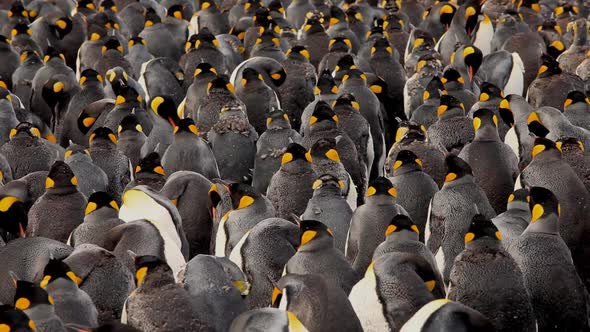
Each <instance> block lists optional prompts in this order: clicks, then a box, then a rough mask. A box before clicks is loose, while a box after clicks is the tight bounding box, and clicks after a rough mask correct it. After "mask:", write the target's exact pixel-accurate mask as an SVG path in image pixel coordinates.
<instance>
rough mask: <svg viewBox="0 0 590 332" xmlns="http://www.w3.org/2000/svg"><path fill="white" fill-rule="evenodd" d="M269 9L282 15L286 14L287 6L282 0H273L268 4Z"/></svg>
mask: <svg viewBox="0 0 590 332" xmlns="http://www.w3.org/2000/svg"><path fill="white" fill-rule="evenodd" d="M268 11H269V12H271V13H278V14H279V15H280V16H283V17H284V16H285V8H284V7H283V3H282V2H281V1H280V0H272V1H271V2H270V3H269V4H268Z"/></svg>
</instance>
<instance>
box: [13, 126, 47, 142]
mask: <svg viewBox="0 0 590 332" xmlns="http://www.w3.org/2000/svg"><path fill="white" fill-rule="evenodd" d="M9 136H10V139H14V138H19V137H23V138H24V137H27V138H32V139H35V140H37V139H39V138H40V137H41V131H40V130H39V128H37V127H35V126H34V125H33V124H32V123H29V122H21V123H19V124H18V125H17V126H16V128H13V129H11V130H10V134H9Z"/></svg>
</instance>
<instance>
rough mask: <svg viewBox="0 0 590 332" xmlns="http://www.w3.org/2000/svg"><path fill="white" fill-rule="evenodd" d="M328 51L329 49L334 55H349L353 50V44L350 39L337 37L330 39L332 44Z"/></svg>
mask: <svg viewBox="0 0 590 332" xmlns="http://www.w3.org/2000/svg"><path fill="white" fill-rule="evenodd" d="M330 20H332V19H330ZM328 49H329V52H332V53H334V52H344V53H348V52H350V50H351V49H352V42H351V41H350V39H348V38H346V37H343V36H337V37H334V38H332V39H330V42H329V44H328Z"/></svg>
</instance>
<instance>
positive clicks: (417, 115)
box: [410, 76, 446, 129]
mask: <svg viewBox="0 0 590 332" xmlns="http://www.w3.org/2000/svg"><path fill="white" fill-rule="evenodd" d="M445 92H446V90H445V87H444V85H443V83H442V82H441V80H440V78H439V77H438V76H434V77H433V78H432V80H430V83H428V85H426V88H425V89H424V92H423V93H422V101H423V103H422V105H420V106H419V107H418V108H416V110H414V111H413V112H412V116H411V117H410V120H411V121H413V122H416V123H418V124H420V125H423V126H425V127H426V128H427V129H428V127H430V126H431V125H432V124H433V123H435V122H436V120H438V115H437V112H436V110H437V109H438V106H439V105H440V96H441V95H442V94H444V93H445Z"/></svg>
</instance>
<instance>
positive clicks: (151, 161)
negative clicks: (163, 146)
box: [125, 152, 166, 191]
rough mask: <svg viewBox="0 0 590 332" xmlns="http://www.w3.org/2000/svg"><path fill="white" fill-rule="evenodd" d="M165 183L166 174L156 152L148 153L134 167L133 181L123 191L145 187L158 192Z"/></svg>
mask: <svg viewBox="0 0 590 332" xmlns="http://www.w3.org/2000/svg"><path fill="white" fill-rule="evenodd" d="M164 183H166V172H165V170H164V168H163V167H162V163H161V162H160V155H159V154H158V153H157V152H152V153H149V154H148V155H147V156H145V157H144V158H143V159H141V160H140V161H139V164H137V166H135V169H134V176H133V180H132V181H130V182H129V183H128V184H127V186H125V191H126V190H128V189H132V188H134V187H135V186H146V187H150V188H152V189H154V190H157V191H159V190H160V189H162V187H163V186H164Z"/></svg>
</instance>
